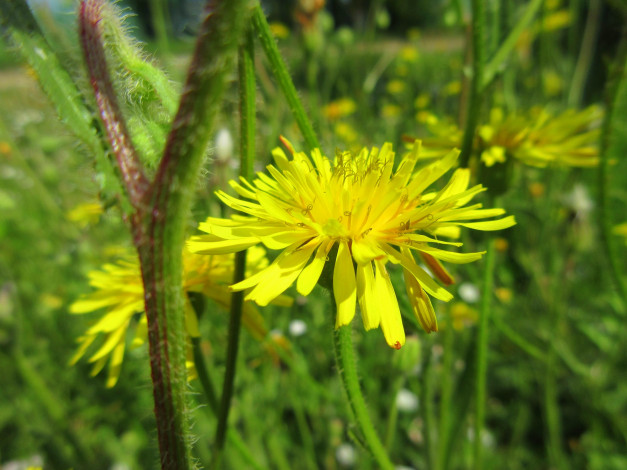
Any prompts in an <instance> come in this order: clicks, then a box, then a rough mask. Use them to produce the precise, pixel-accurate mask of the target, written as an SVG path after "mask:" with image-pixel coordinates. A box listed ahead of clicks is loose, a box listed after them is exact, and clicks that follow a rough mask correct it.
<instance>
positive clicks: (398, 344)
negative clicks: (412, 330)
mask: <svg viewBox="0 0 627 470" xmlns="http://www.w3.org/2000/svg"><path fill="white" fill-rule="evenodd" d="M394 349H396V350H397V351H398V350H399V349H401V342H400V341H397V342H396V343H394Z"/></svg>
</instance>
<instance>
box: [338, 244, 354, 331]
mask: <svg viewBox="0 0 627 470" xmlns="http://www.w3.org/2000/svg"><path fill="white" fill-rule="evenodd" d="M333 295H334V296H335V303H336V305H337V317H336V319H335V327H336V328H339V327H340V326H343V325H348V324H349V323H350V322H351V320H352V319H353V317H354V316H355V307H356V301H357V289H356V285H355V269H354V268H353V258H352V257H351V254H350V250H349V248H348V245H347V244H346V242H345V241H342V242H340V245H339V248H338V250H337V258H336V259H335V268H334V269H333Z"/></svg>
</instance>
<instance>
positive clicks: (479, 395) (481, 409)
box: [473, 238, 496, 470]
mask: <svg viewBox="0 0 627 470" xmlns="http://www.w3.org/2000/svg"><path fill="white" fill-rule="evenodd" d="M486 251H487V252H486V257H485V267H484V271H483V285H482V289H481V310H480V313H479V331H478V332H477V353H476V354H477V355H476V364H477V366H476V370H475V372H476V376H475V428H474V429H475V441H474V465H473V466H474V468H475V470H481V469H482V468H483V466H482V457H483V455H482V454H483V443H482V441H481V435H482V432H483V425H484V421H485V405H486V399H487V392H486V388H487V371H488V338H489V326H490V316H491V312H492V310H491V303H492V291H493V285H494V257H495V252H496V250H495V248H494V238H490V240H489V242H488V246H487V249H486Z"/></svg>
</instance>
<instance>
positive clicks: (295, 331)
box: [288, 320, 307, 336]
mask: <svg viewBox="0 0 627 470" xmlns="http://www.w3.org/2000/svg"><path fill="white" fill-rule="evenodd" d="M288 329H289V331H290V334H291V335H292V336H302V335H304V334H305V333H307V323H305V322H304V321H302V320H292V321H291V322H290V326H289V328H288Z"/></svg>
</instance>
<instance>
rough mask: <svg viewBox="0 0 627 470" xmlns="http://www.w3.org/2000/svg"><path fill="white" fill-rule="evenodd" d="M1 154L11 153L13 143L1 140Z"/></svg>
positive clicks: (8, 154)
mask: <svg viewBox="0 0 627 470" xmlns="http://www.w3.org/2000/svg"><path fill="white" fill-rule="evenodd" d="M0 155H5V156H10V155H11V145H9V143H8V142H5V141H0Z"/></svg>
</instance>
